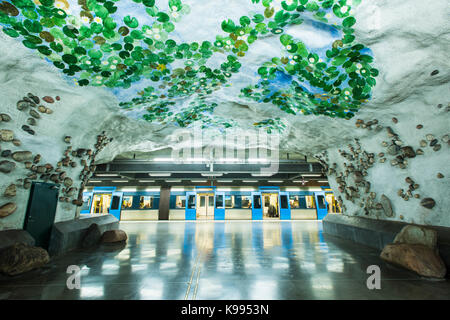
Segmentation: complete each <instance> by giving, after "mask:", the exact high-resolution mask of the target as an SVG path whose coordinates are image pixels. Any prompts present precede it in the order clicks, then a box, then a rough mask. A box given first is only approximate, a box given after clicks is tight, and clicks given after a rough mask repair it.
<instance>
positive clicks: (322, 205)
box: [314, 192, 328, 220]
mask: <svg viewBox="0 0 450 320" xmlns="http://www.w3.org/2000/svg"><path fill="white" fill-rule="evenodd" d="M314 198H315V200H316V210H317V220H322V219H323V218H325V216H326V215H327V213H328V204H327V202H326V201H325V192H314Z"/></svg>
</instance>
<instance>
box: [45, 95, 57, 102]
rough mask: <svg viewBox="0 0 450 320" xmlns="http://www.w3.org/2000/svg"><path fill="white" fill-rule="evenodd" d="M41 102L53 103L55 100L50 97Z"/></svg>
mask: <svg viewBox="0 0 450 320" xmlns="http://www.w3.org/2000/svg"><path fill="white" fill-rule="evenodd" d="M42 100H44V101H45V102H47V103H54V102H55V100H54V99H53V98H52V97H50V96H45V97H43V98H42Z"/></svg>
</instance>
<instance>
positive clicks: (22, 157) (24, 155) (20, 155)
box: [12, 151, 33, 162]
mask: <svg viewBox="0 0 450 320" xmlns="http://www.w3.org/2000/svg"><path fill="white" fill-rule="evenodd" d="M12 158H13V159H14V160H16V161H18V162H23V161H28V160H31V159H32V158H33V154H32V153H31V152H30V151H16V152H14V153H13V154H12Z"/></svg>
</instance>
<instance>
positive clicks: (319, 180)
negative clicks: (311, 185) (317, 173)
mask: <svg viewBox="0 0 450 320" xmlns="http://www.w3.org/2000/svg"><path fill="white" fill-rule="evenodd" d="M317 182H328V180H319V181H317Z"/></svg>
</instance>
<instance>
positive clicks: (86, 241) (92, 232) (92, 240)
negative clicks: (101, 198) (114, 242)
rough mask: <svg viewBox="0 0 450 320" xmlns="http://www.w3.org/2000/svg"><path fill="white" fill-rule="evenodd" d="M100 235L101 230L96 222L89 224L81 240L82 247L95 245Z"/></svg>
mask: <svg viewBox="0 0 450 320" xmlns="http://www.w3.org/2000/svg"><path fill="white" fill-rule="evenodd" d="M101 237H102V232H101V231H100V227H99V226H98V224H96V223H93V224H91V225H90V226H89V228H88V229H87V231H86V234H85V236H84V237H83V241H82V242H81V247H82V248H90V247H93V246H95V245H97V244H98V243H99V241H100V238H101Z"/></svg>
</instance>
